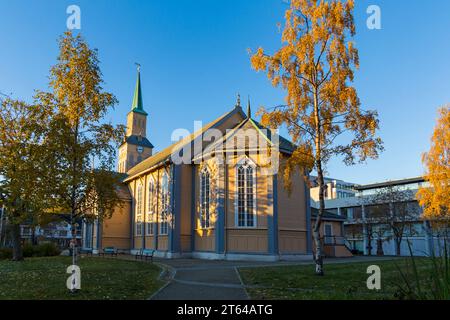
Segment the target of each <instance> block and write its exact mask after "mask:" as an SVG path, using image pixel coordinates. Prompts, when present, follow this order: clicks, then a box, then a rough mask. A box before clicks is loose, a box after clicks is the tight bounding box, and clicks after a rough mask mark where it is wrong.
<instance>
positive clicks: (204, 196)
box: [200, 168, 211, 229]
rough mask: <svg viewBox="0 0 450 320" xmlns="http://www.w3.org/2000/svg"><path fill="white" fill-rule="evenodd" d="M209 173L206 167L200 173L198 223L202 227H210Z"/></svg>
mask: <svg viewBox="0 0 450 320" xmlns="http://www.w3.org/2000/svg"><path fill="white" fill-rule="evenodd" d="M210 178H211V175H210V173H209V170H208V169H207V168H204V169H203V170H202V171H201V173H200V224H201V227H202V229H206V228H209V227H210V202H211V181H210Z"/></svg>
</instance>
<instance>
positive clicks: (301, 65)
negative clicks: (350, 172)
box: [251, 0, 383, 275]
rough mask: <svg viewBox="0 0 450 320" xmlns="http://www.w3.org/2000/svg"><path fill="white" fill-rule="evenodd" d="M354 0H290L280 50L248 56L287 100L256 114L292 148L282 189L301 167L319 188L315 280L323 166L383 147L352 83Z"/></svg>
mask: <svg viewBox="0 0 450 320" xmlns="http://www.w3.org/2000/svg"><path fill="white" fill-rule="evenodd" d="M353 9H354V2H353V0H349V1H339V0H330V1H324V0H291V1H290V3H289V8H288V9H287V10H286V13H285V26H284V30H283V32H282V38H281V41H282V46H281V48H280V49H279V50H278V51H276V52H275V53H274V54H273V55H269V54H267V53H266V52H265V51H264V49H263V48H259V49H258V50H257V52H256V53H254V54H253V55H252V57H251V63H252V66H253V68H254V69H255V70H257V71H265V72H267V75H268V78H269V80H270V81H271V83H272V85H273V86H275V87H282V88H283V89H284V90H285V91H286V93H287V95H286V98H285V104H283V105H279V106H275V107H270V108H263V109H262V110H261V113H262V122H263V124H265V125H268V126H270V127H272V128H275V127H279V126H281V125H285V126H286V128H287V129H288V131H289V133H290V136H291V137H292V140H293V142H294V143H295V144H296V145H297V149H296V150H295V151H294V153H293V155H292V156H291V157H290V159H289V160H288V162H287V164H286V165H285V167H284V169H283V171H284V173H283V176H284V179H285V181H286V185H287V186H288V189H289V185H290V177H291V173H292V171H293V170H294V169H296V168H298V167H301V168H306V170H307V171H311V170H315V171H316V172H317V180H318V185H319V203H320V206H319V214H318V217H317V219H316V222H315V224H314V226H313V238H314V260H315V270H316V274H317V275H323V274H324V270H323V250H322V244H321V241H320V236H319V230H320V225H321V222H322V216H323V213H324V208H325V205H324V191H325V188H326V185H325V183H324V171H325V169H326V164H327V162H328V161H329V160H330V159H331V158H332V157H336V156H342V157H343V161H344V162H345V163H346V164H347V165H351V164H354V163H356V162H362V161H365V160H366V159H368V158H377V157H378V154H379V152H380V151H381V150H382V148H383V147H382V141H381V139H380V138H378V137H376V136H375V135H376V131H377V129H378V128H379V122H378V118H377V113H376V111H364V110H363V109H362V108H360V100H359V98H358V95H357V92H356V89H355V88H354V87H353V86H352V85H351V83H352V82H353V80H354V70H355V69H357V68H358V66H359V58H358V51H357V49H356V47H355V45H354V43H353V42H352V41H350V40H349V38H351V37H353V36H354V35H355V25H354V21H353Z"/></svg>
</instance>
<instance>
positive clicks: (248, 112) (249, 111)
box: [247, 96, 252, 119]
mask: <svg viewBox="0 0 450 320" xmlns="http://www.w3.org/2000/svg"><path fill="white" fill-rule="evenodd" d="M247 118H248V119H251V118H252V109H251V107H250V96H248V104H247Z"/></svg>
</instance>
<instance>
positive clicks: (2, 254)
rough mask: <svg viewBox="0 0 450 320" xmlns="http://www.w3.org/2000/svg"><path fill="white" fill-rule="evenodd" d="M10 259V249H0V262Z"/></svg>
mask: <svg viewBox="0 0 450 320" xmlns="http://www.w3.org/2000/svg"><path fill="white" fill-rule="evenodd" d="M6 259H12V248H0V260H6Z"/></svg>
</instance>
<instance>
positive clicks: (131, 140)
mask: <svg viewBox="0 0 450 320" xmlns="http://www.w3.org/2000/svg"><path fill="white" fill-rule="evenodd" d="M123 143H128V144H132V145H135V146H141V147H147V148H153V145H152V143H151V142H150V141H149V140H148V139H147V138H145V137H139V136H136V135H132V136H128V137H126V138H125V141H124V142H123Z"/></svg>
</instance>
